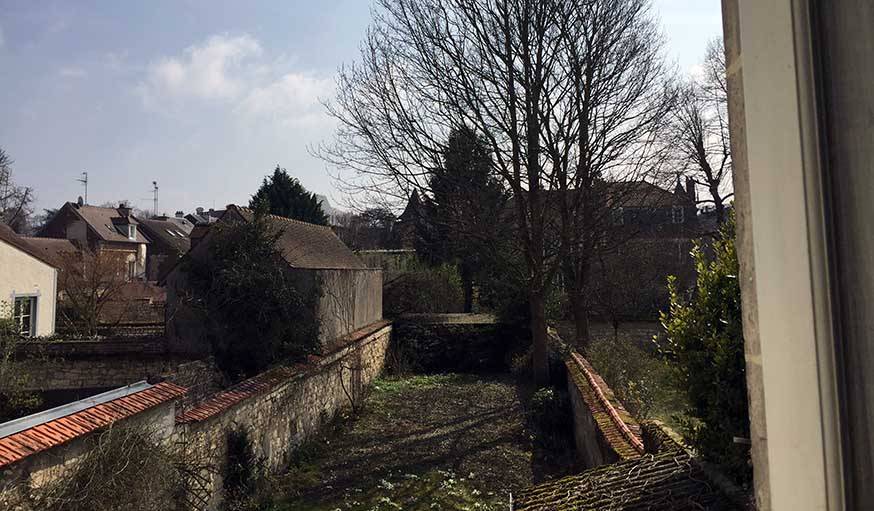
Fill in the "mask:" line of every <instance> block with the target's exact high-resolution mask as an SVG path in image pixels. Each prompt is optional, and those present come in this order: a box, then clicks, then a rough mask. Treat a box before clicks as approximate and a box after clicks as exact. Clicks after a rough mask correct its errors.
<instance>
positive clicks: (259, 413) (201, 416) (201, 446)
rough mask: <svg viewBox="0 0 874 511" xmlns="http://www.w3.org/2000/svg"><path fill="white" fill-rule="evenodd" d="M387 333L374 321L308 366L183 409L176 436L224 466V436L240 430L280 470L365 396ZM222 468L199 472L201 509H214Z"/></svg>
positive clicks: (219, 496) (385, 326)
mask: <svg viewBox="0 0 874 511" xmlns="http://www.w3.org/2000/svg"><path fill="white" fill-rule="evenodd" d="M391 331H392V327H391V325H390V324H389V323H388V322H378V323H376V324H374V325H372V326H371V327H369V328H366V329H362V332H361V333H360V334H359V335H356V336H353V337H352V339H354V340H352V342H351V343H350V344H348V345H347V346H345V347H344V348H341V349H339V350H338V351H336V352H334V353H332V354H330V355H327V356H325V357H322V358H314V359H313V360H311V362H310V363H309V364H307V365H306V366H303V367H297V368H279V369H276V370H274V371H271V372H268V373H264V374H262V375H259V376H256V377H255V378H252V379H251V380H247V381H245V382H243V383H241V384H239V385H237V386H235V387H233V388H231V389H229V390H228V391H226V392H222V393H219V394H217V395H216V396H214V398H213V399H207V400H205V401H203V402H202V403H201V404H200V405H198V406H196V407H194V408H191V409H188V410H185V411H183V413H182V414H180V415H179V416H178V417H177V428H176V431H175V433H174V435H175V437H176V441H177V442H181V443H184V444H186V445H187V448H188V449H189V450H191V451H192V452H199V453H200V455H202V456H209V457H210V458H211V459H212V463H213V464H214V466H216V467H223V464H224V462H225V460H226V458H227V437H228V434H229V433H230V432H232V431H235V430H243V431H246V432H247V433H248V434H249V435H250V438H251V439H252V444H253V447H254V449H255V455H256V456H258V457H261V458H263V459H264V460H265V463H266V465H267V467H268V469H269V470H271V471H280V470H283V469H284V468H286V467H287V466H288V463H289V461H290V456H291V454H292V452H293V450H294V449H295V448H296V447H298V446H300V445H301V444H302V443H303V442H305V441H306V440H307V439H309V438H311V437H312V436H313V435H315V434H316V433H317V432H318V431H319V428H320V427H322V426H323V425H324V424H325V423H326V422H328V421H330V420H331V419H332V418H333V417H334V416H335V414H337V413H338V412H339V411H340V410H342V409H344V408H348V407H349V406H350V405H351V403H352V401H351V400H352V399H355V400H358V399H362V398H363V397H364V396H363V392H364V389H365V387H366V386H367V385H368V384H369V383H370V382H371V381H372V380H373V379H374V378H376V377H377V376H378V375H379V374H380V372H381V371H382V369H383V365H384V362H385V354H386V351H387V349H388V345H389V338H390V336H391ZM240 395H243V398H242V399H239V397H240ZM350 396H351V397H350ZM222 473H223V470H222V469H221V468H219V469H218V470H214V471H211V472H209V473H205V474H203V475H204V484H203V485H202V486H201V487H200V489H199V491H200V492H201V494H202V496H203V497H205V498H204V499H202V500H203V502H205V505H204V507H202V508H201V509H210V510H212V509H218V508H219V506H220V503H221V500H222V494H221V488H222ZM196 500H197V499H196Z"/></svg>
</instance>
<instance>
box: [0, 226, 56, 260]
mask: <svg viewBox="0 0 874 511" xmlns="http://www.w3.org/2000/svg"><path fill="white" fill-rule="evenodd" d="M0 240H2V241H5V242H6V243H8V244H10V245H12V246H13V247H15V248H17V249H18V250H21V251H22V252H25V253H26V254H28V255H30V256H32V257H34V258H36V259H38V260H40V261H42V262H44V263H46V264H47V265H49V266H51V267H53V268H57V267H58V264H57V262H56V261H55V260H54V259H53V258H52V257H50V256H49V254H47V253H46V252H45V251H43V250H40V249H39V248H38V247H36V246H35V245H33V244H32V243H30V242H28V241H27V240H26V239H24V238H22V237H21V236H19V235H18V234H16V233H15V231H13V230H12V228H11V227H9V226H8V225H6V224H3V223H0Z"/></svg>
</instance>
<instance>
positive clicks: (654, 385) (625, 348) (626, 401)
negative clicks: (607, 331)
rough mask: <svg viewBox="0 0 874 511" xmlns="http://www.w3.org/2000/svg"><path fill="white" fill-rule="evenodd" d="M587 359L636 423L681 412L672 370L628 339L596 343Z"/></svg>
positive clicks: (654, 355)
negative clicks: (677, 411)
mask: <svg viewBox="0 0 874 511" xmlns="http://www.w3.org/2000/svg"><path fill="white" fill-rule="evenodd" d="M586 357H587V359H588V360H589V362H591V364H592V367H594V368H595V370H596V371H598V374H600V375H601V377H602V378H604V381H606V382H607V384H608V385H609V386H610V388H611V389H612V390H613V392H614V393H615V394H616V397H617V398H618V399H619V401H621V402H622V404H623V405H624V406H625V408H626V410H628V412H629V413H631V415H633V416H634V417H635V418H636V419H637V420H638V421H643V420H646V419H651V418H654V417H660V418H665V416H668V417H669V416H670V414H671V413H672V412H675V411H676V410H678V409H679V408H682V407H683V405H682V403H681V401H682V400H681V398H680V396H679V395H678V391H677V390H676V388H675V385H674V374H673V371H672V370H671V368H670V367H669V366H668V365H667V364H666V363H665V362H664V361H663V360H661V359H659V357H658V356H657V355H656V354H654V353H650V352H647V351H646V350H644V349H642V348H641V347H639V346H637V345H635V344H634V343H633V342H632V341H629V340H627V339H620V338H618V337H609V338H605V339H599V340H597V341H595V342H593V343H592V345H591V346H590V347H589V350H588V352H587V353H586Z"/></svg>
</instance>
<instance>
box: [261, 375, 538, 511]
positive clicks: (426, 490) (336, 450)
mask: <svg viewBox="0 0 874 511" xmlns="http://www.w3.org/2000/svg"><path fill="white" fill-rule="evenodd" d="M534 471H535V468H532V447H531V441H530V438H529V436H528V434H527V432H526V431H525V428H524V414H523V409H522V404H521V403H520V400H519V397H518V395H517V388H516V386H515V385H514V383H513V381H512V379H511V378H510V377H508V376H507V377H505V376H495V377H489V376H478V375H454V374H450V375H434V376H412V377H408V378H403V379H392V380H380V381H378V382H376V384H375V386H374V390H373V394H372V395H371V396H370V398H369V399H368V402H367V409H366V411H364V412H363V413H362V414H361V415H360V416H359V417H358V418H357V419H356V420H355V421H354V422H352V421H345V424H343V423H341V425H340V426H338V429H337V430H336V431H335V432H334V433H333V434H331V435H329V436H328V437H327V438H325V439H322V440H321V441H319V442H315V443H313V444H312V445H310V446H308V447H307V448H305V449H304V450H303V454H302V457H301V459H300V460H299V461H298V463H297V464H296V468H295V469H293V470H292V471H291V472H290V473H289V474H288V475H287V476H285V477H284V478H283V480H282V487H283V488H284V489H283V492H286V493H287V494H289V496H288V497H287V498H286V500H285V501H284V503H283V504H282V505H280V506H278V507H277V508H276V509H277V510H282V511H286V510H292V509H293V510H296V511H304V510H307V511H322V510H325V511H333V510H336V509H340V510H347V509H366V510H378V511H381V510H397V509H403V510H405V511H407V510H409V511H415V510H419V509H421V510H426V509H427V510H429V511H433V510H439V509H443V510H449V509H452V510H455V509H459V510H461V509H471V510H473V509H507V506H508V503H509V492H511V491H512V492H516V491H518V490H519V489H520V488H522V487H524V486H527V485H529V484H531V483H532V482H533V481H534V475H535V474H534Z"/></svg>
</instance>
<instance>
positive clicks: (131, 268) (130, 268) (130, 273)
mask: <svg viewBox="0 0 874 511" xmlns="http://www.w3.org/2000/svg"><path fill="white" fill-rule="evenodd" d="M136 277H137V262H136V261H128V262H127V279H128V280H133V279H135V278H136Z"/></svg>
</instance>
